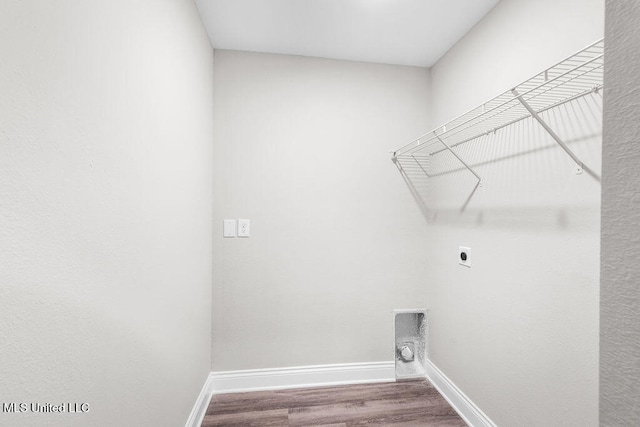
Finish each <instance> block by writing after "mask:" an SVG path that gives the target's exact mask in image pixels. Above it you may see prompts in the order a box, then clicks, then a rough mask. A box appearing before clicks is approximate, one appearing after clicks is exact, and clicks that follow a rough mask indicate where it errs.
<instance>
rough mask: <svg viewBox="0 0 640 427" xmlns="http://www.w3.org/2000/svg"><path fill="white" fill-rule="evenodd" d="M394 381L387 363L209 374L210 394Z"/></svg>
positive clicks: (391, 368) (391, 365) (392, 365)
mask: <svg viewBox="0 0 640 427" xmlns="http://www.w3.org/2000/svg"><path fill="white" fill-rule="evenodd" d="M389 381H395V364H394V362H393V361H390V362H372V363H349V364H340V365H320V366H301V367H295V368H275V369H252V370H245V371H224V372H213V373H212V374H211V383H212V390H213V393H214V394H220V393H239V392H246V391H258V390H278V389H286V388H298V387H319V386H329V385H340V384H363V383H374V382H389Z"/></svg>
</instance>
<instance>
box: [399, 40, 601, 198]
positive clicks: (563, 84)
mask: <svg viewBox="0 0 640 427" xmlns="http://www.w3.org/2000/svg"><path fill="white" fill-rule="evenodd" d="M603 57H604V40H599V41H597V42H595V43H593V44H592V45H590V46H588V47H586V48H585V49H583V50H581V51H580V52H578V53H576V54H574V55H572V56H570V57H569V58H566V59H565V60H563V61H561V62H559V63H557V64H555V65H553V66H552V67H550V68H548V69H546V70H544V71H543V72H541V73H539V74H537V75H536V76H535V77H533V78H531V79H529V80H527V81H525V82H523V83H521V84H519V85H518V86H516V87H515V88H513V89H511V90H508V91H505V92H504V93H502V94H500V95H498V96H496V97H495V98H493V99H491V100H489V101H487V102H485V103H483V104H481V105H479V106H478V107H476V108H474V109H472V110H470V111H468V112H467V113H465V114H463V115H461V116H459V117H456V118H455V119H453V120H450V121H448V122H447V123H445V124H444V125H441V126H438V127H437V128H435V129H433V130H432V131H431V132H428V133H426V134H424V135H422V136H420V137H419V138H417V139H415V140H413V141H411V142H410V143H408V144H406V145H404V146H402V147H400V148H398V149H397V150H395V151H394V152H393V154H392V158H393V160H394V161H396V162H397V161H398V160H402V159H403V158H409V159H415V158H416V157H417V156H421V157H425V156H434V155H437V154H438V153H441V152H444V151H448V152H450V153H451V154H453V155H454V156H455V157H456V158H457V159H458V160H459V161H460V163H462V165H463V166H464V167H465V168H467V169H468V170H469V171H470V172H471V173H473V175H475V177H476V178H477V179H478V185H481V178H480V176H479V175H478V174H477V173H476V172H475V171H474V170H473V168H472V167H471V166H469V165H468V164H467V163H465V161H464V159H462V158H461V157H460V156H459V155H458V154H457V153H456V150H455V147H458V146H460V145H461V144H466V143H470V142H472V141H474V140H477V139H479V138H480V137H482V136H484V135H487V134H491V133H495V132H496V131H497V130H499V129H502V128H504V127H506V126H509V125H512V124H514V123H517V122H519V121H521V120H524V119H527V118H530V117H533V118H534V119H535V120H537V121H538V122H539V123H540V124H541V125H542V126H543V127H544V129H545V130H546V131H547V132H548V133H549V134H550V135H551V136H552V137H553V139H555V140H556V142H557V143H558V144H559V145H560V146H561V147H562V148H563V149H564V150H565V151H566V152H567V154H568V155H569V156H571V158H572V159H573V160H574V161H575V162H576V163H577V164H578V170H579V171H580V172H581V171H582V169H583V168H584V169H585V170H586V171H587V172H589V173H590V174H592V175H594V174H593V172H591V171H590V170H589V169H588V168H587V167H586V166H585V165H583V164H582V163H581V162H580V160H579V159H578V158H577V157H576V156H575V154H573V152H571V150H570V149H569V148H568V147H567V146H566V145H565V144H564V143H563V141H562V140H561V139H560V138H559V137H558V136H557V135H556V134H555V133H554V132H553V130H552V129H551V128H549V126H548V125H546V123H545V122H544V121H543V120H542V119H541V118H540V116H539V114H540V113H542V112H545V111H547V110H550V109H552V108H554V107H557V106H560V105H562V104H565V103H567V102H571V101H574V100H576V99H578V98H580V97H583V96H585V95H587V94H590V93H593V92H596V93H597V92H598V91H600V90H601V89H602V87H603ZM425 173H426V172H425ZM596 178H597V179H599V177H597V176H596Z"/></svg>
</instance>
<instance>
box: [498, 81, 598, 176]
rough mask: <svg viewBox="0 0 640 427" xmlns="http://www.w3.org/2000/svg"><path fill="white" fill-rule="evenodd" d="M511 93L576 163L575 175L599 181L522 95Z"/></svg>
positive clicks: (513, 91) (512, 91)
mask: <svg viewBox="0 0 640 427" xmlns="http://www.w3.org/2000/svg"><path fill="white" fill-rule="evenodd" d="M511 93H513V95H514V96H515V97H516V98H517V99H518V101H520V103H521V104H522V106H523V107H524V108H526V109H527V111H528V112H529V114H531V117H533V118H534V119H535V120H536V121H537V122H538V123H539V124H540V126H542V127H543V128H544V130H545V131H547V133H548V134H549V135H550V136H551V138H553V140H554V141H555V142H556V143H557V144H558V145H559V146H560V148H562V149H563V150H564V151H565V152H566V153H567V154H568V155H569V157H571V159H572V160H573V161H574V162H575V163H576V165H578V168H577V169H576V174H581V173H582V171H586V172H587V173H588V174H589V175H591V176H592V177H594V178H595V179H597V180H598V181H600V176H599V175H598V174H596V173H595V172H594V171H592V170H591V169H590V168H589V167H587V166H586V165H585V164H584V163H582V161H581V160H580V159H579V158H578V156H576V154H575V153H574V152H573V151H571V149H570V148H569V147H568V146H567V144H565V143H564V141H563V140H562V138H560V137H559V136H558V134H557V133H555V132H554V131H553V129H551V127H549V125H548V124H547V122H545V121H544V120H543V119H542V117H540V115H539V114H538V113H536V111H535V110H534V109H533V108H531V105H529V104H528V103H527V101H525V100H524V98H523V97H522V95H520V94H519V93H518V91H517V90H515V89H511Z"/></svg>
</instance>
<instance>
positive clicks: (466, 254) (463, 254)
mask: <svg viewBox="0 0 640 427" xmlns="http://www.w3.org/2000/svg"><path fill="white" fill-rule="evenodd" d="M458 264H460V265H464V266H465V267H471V248H468V247H466V246H458Z"/></svg>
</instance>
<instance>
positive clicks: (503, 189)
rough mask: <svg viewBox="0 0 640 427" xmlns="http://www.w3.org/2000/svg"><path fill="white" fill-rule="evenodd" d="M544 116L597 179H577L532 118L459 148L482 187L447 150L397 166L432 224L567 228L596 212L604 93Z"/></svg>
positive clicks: (438, 147)
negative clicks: (479, 179)
mask: <svg viewBox="0 0 640 427" xmlns="http://www.w3.org/2000/svg"><path fill="white" fill-rule="evenodd" d="M540 117H541V118H542V119H543V120H544V121H545V122H546V123H547V124H548V125H549V127H550V128H551V129H553V131H554V132H555V133H556V134H557V135H558V136H559V137H560V138H561V139H562V140H563V141H564V142H565V144H566V145H567V146H568V147H569V148H570V149H571V151H573V152H574V153H575V154H576V156H577V157H578V158H579V159H580V160H581V161H582V162H583V163H584V165H585V169H587V168H589V169H591V170H592V171H594V175H590V174H588V173H586V172H584V173H578V167H577V165H576V163H575V162H574V161H573V160H572V159H571V157H569V155H568V154H567V153H566V152H565V151H564V150H562V148H561V147H560V146H559V145H558V144H557V143H556V142H555V140H554V139H553V138H552V137H551V136H550V135H549V133H547V131H546V130H545V129H544V128H543V127H542V126H541V125H540V124H539V123H538V122H537V121H535V120H534V119H533V118H531V117H529V118H527V119H525V120H521V121H518V122H516V123H513V124H511V125H509V126H506V127H503V128H501V129H499V130H496V131H494V132H487V133H486V134H483V135H481V136H480V137H478V138H475V139H473V140H470V141H467V142H464V143H461V144H458V145H457V146H455V147H453V150H455V151H456V154H457V155H458V156H459V157H460V158H462V159H463V160H464V161H465V162H466V163H467V164H468V165H469V166H470V167H471V168H472V169H473V170H474V171H476V173H478V175H479V176H480V177H481V178H482V185H481V186H480V187H478V186H477V184H478V181H477V179H476V177H475V176H474V175H473V174H472V173H471V172H470V171H469V170H468V169H467V168H466V167H465V166H464V165H463V164H462V163H461V162H460V161H459V160H458V159H457V158H456V157H455V156H454V155H453V154H452V153H451V152H450V151H449V150H447V148H446V147H445V146H444V145H442V144H441V143H437V144H428V145H427V146H426V147H425V149H421V150H415V151H413V152H412V153H410V154H408V155H402V156H398V157H397V158H396V161H395V165H396V167H397V168H398V171H399V172H400V174H401V176H402V178H403V180H404V181H405V183H406V185H407V187H408V188H409V191H410V192H411V194H412V195H413V197H414V199H415V201H416V203H417V204H418V206H419V208H420V209H421V211H422V213H423V215H424V217H425V219H426V220H427V222H430V223H434V222H438V223H445V224H447V223H455V224H457V225H469V226H471V225H473V226H478V225H491V224H500V223H503V224H508V223H509V222H511V221H517V222H518V223H522V222H524V223H526V224H529V226H530V227H533V228H543V229H548V228H549V226H550V225H552V226H553V227H552V228H555V229H558V228H559V229H566V228H568V227H571V226H572V225H571V220H570V219H571V218H572V217H574V215H573V213H576V212H578V211H579V212H585V211H589V210H594V209H595V210H597V209H598V206H599V201H600V180H599V173H600V172H599V171H600V169H601V146H602V92H601V91H597V92H592V93H590V94H589V95H586V96H584V97H580V98H577V99H574V100H573V101H571V102H567V103H565V104H563V105H560V106H558V107H557V108H553V109H549V110H546V111H544V112H542V113H540ZM578 216H581V214H580V213H579V214H578ZM494 220H495V221H494ZM576 226H577V224H576Z"/></svg>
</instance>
